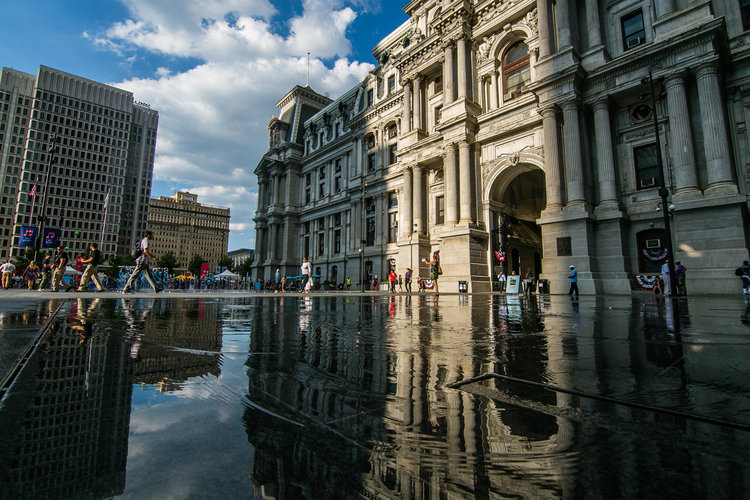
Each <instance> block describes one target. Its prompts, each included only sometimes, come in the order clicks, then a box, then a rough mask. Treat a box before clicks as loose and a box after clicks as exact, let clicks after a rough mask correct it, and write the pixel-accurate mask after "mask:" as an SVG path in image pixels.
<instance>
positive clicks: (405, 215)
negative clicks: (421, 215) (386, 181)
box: [399, 167, 414, 235]
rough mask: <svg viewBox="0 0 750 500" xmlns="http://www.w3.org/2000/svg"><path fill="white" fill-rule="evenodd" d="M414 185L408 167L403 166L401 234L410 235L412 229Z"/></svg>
mask: <svg viewBox="0 0 750 500" xmlns="http://www.w3.org/2000/svg"><path fill="white" fill-rule="evenodd" d="M413 194H414V186H413V182H412V172H411V168H410V167H405V168H404V189H402V190H401V200H400V201H399V203H400V205H401V210H400V212H401V234H402V235H410V234H411V233H412V232H413V231H414V216H413V215H412V214H413V211H412V210H413V207H412V196H413Z"/></svg>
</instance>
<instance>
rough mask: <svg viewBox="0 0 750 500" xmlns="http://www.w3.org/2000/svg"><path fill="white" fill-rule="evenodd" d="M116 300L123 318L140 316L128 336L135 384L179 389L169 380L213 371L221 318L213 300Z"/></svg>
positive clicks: (216, 369)
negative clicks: (134, 332) (132, 348)
mask: <svg viewBox="0 0 750 500" xmlns="http://www.w3.org/2000/svg"><path fill="white" fill-rule="evenodd" d="M122 304H123V305H122V307H123V312H124V314H125V316H126V318H129V321H131V322H138V321H139V318H144V319H143V320H142V321H143V328H142V330H139V331H140V333H139V336H138V338H137V339H134V345H136V346H137V352H135V353H133V357H134V358H135V360H136V362H135V364H134V367H133V377H134V379H135V381H136V382H138V383H144V384H159V388H160V390H165V391H170V390H175V389H177V388H178V387H179V386H177V385H174V383H175V382H184V381H185V380H187V379H188V378H190V377H200V376H203V375H207V374H211V375H216V376H218V375H219V373H220V372H221V368H220V362H221V360H220V356H219V352H220V351H221V334H222V321H221V318H219V317H218V315H217V310H218V307H217V304H216V303H208V302H206V301H205V300H203V299H200V300H199V301H197V303H196V301H171V302H164V301H153V300H146V301H131V300H124V301H123V303H122ZM144 311H149V312H148V313H145V312H144ZM144 314H147V316H145V317H144Z"/></svg>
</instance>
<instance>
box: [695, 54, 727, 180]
mask: <svg viewBox="0 0 750 500" xmlns="http://www.w3.org/2000/svg"><path fill="white" fill-rule="evenodd" d="M717 72H718V66H717V63H708V64H704V65H702V66H700V67H699V68H698V70H697V71H696V73H695V76H696V79H697V80H698V102H699V103H700V108H701V121H702V122H703V147H704V149H705V151H706V167H707V170H708V189H714V188H716V187H719V186H722V185H723V186H727V187H730V188H731V189H732V191H733V192H734V193H736V192H737V188H736V186H735V184H734V181H733V176H732V156H731V153H730V150H729V143H728V142H727V124H726V122H725V120H724V104H723V103H722V101H721V88H720V87H719V78H718V74H717Z"/></svg>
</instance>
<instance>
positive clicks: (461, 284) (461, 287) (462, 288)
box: [458, 281, 469, 293]
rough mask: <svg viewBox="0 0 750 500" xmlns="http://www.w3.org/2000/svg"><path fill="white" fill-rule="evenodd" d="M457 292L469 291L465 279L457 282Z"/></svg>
mask: <svg viewBox="0 0 750 500" xmlns="http://www.w3.org/2000/svg"><path fill="white" fill-rule="evenodd" d="M458 293H469V284H468V283H467V282H466V281H459V282H458Z"/></svg>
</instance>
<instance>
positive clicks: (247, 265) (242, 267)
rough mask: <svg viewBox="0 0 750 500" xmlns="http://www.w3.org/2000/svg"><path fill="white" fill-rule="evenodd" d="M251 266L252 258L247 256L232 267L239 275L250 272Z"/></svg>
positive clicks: (245, 274)
mask: <svg viewBox="0 0 750 500" xmlns="http://www.w3.org/2000/svg"><path fill="white" fill-rule="evenodd" d="M252 268H253V258H252V257H248V258H247V259H245V260H243V261H242V262H240V263H239V264H238V265H236V266H235V267H234V269H232V271H234V272H235V273H237V274H239V275H240V276H247V275H248V274H250V272H251V271H252Z"/></svg>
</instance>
